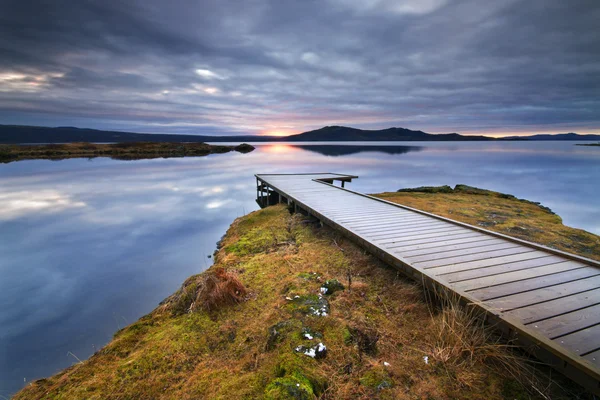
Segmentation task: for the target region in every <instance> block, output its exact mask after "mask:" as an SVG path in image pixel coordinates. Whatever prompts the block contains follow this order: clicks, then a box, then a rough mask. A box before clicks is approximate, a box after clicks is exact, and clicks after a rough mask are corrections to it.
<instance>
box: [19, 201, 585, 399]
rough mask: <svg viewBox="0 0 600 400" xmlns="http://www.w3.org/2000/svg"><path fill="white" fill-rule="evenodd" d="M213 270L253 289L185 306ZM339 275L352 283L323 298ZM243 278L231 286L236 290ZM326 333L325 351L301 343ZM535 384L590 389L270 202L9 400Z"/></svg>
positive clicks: (380, 392) (424, 395) (523, 389)
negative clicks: (134, 313) (71, 362)
mask: <svg viewBox="0 0 600 400" xmlns="http://www.w3.org/2000/svg"><path fill="white" fill-rule="evenodd" d="M417 200H420V199H418V196H417ZM431 201H433V200H431ZM463 207H467V208H469V207H471V206H468V205H466V203H463ZM472 207H475V205H473V206H472ZM528 223H532V222H531V221H529V222H528ZM218 269H222V270H221V271H222V272H218V273H217V272H215V271H217V270H218ZM209 274H213V275H215V276H216V275H219V274H221V275H220V276H221V277H225V278H223V279H220V281H221V282H224V281H227V280H228V279H229V278H227V277H233V278H231V280H232V281H233V279H235V280H236V282H237V280H238V279H239V282H240V283H241V284H243V287H244V288H246V289H247V291H248V292H247V294H246V295H245V296H243V298H240V297H237V298H236V299H235V301H224V302H219V303H218V304H219V307H209V308H210V310H209V311H207V310H206V308H203V307H191V304H192V303H193V301H195V299H197V298H198V296H200V294H199V293H200V292H201V290H199V289H198V288H199V287H200V286H202V284H201V283H202V282H205V281H206V279H207V278H206V277H207V275H209ZM224 274H226V275H224ZM349 276H351V277H352V284H351V285H349V284H348V277H349ZM333 280H337V281H339V282H341V283H342V284H343V285H345V289H343V290H338V291H337V292H335V293H333V294H331V295H322V296H319V293H320V292H321V290H320V288H321V287H323V285H324V283H325V282H326V281H329V287H335V286H336V285H335V282H334V281H333ZM199 283H200V284H199ZM194 285H196V286H194ZM236 285H237V283H236V284H235V285H234V286H235V288H234V289H233V291H231V290H230V291H229V293H230V294H231V293H233V294H234V295H235V296H240V295H242V290H241V289H240V290H238V289H239V287H238V286H236ZM236 288H237V289H236ZM186 293H187V295H186ZM180 301H181V302H180ZM317 314H318V315H317ZM307 335H308V336H307ZM308 337H312V340H310V339H308ZM319 343H322V344H324V345H325V346H326V355H325V356H324V357H322V358H319V359H316V358H312V357H310V356H307V355H305V354H303V353H304V352H305V351H306V350H307V349H310V348H315V349H316V348H318V347H319V346H318V344H319ZM299 346H304V348H302V350H301V351H298V348H299ZM424 357H427V362H425V358H424ZM531 374H533V375H535V376H536V378H535V379H533V378H532V377H531ZM515 377H518V378H519V379H515ZM519 382H524V385H523V384H521V383H519ZM534 385H537V386H535V387H534ZM539 393H543V396H545V397H546V398H552V399H561V398H564V399H567V398H570V399H571V398H586V395H585V394H583V393H582V392H580V391H579V390H578V389H577V388H575V387H573V385H571V384H569V383H568V382H567V381H565V380H564V379H561V378H560V377H558V378H557V377H554V376H553V377H552V379H551V378H550V376H549V375H546V373H545V372H544V371H543V370H540V369H532V367H531V366H527V364H526V362H525V361H524V359H522V357H521V356H520V355H519V353H516V352H513V351H511V349H510V346H507V345H506V344H503V343H501V342H499V341H498V339H497V338H495V336H494V335H493V333H492V332H491V331H489V330H488V328H485V327H483V326H481V325H480V324H479V323H478V322H477V319H475V318H473V316H472V315H471V314H470V313H469V310H465V309H463V308H460V307H457V306H456V303H455V302H453V301H451V300H447V301H444V302H441V303H436V305H434V304H432V303H431V302H427V301H426V296H425V294H424V293H423V291H422V289H421V288H420V287H418V286H417V285H416V284H414V283H412V282H409V281H407V280H406V279H404V278H403V277H402V276H400V275H398V273H397V272H396V271H395V270H393V269H391V268H389V267H388V266H386V265H384V264H382V263H380V262H379V261H377V260H376V259H374V258H373V257H371V256H369V255H368V254H366V253H365V252H364V251H363V250H362V249H360V248H358V247H357V246H355V245H353V244H352V243H350V242H348V241H346V240H345V239H343V238H342V237H340V236H339V235H337V234H336V233H335V232H333V231H332V230H330V229H328V228H320V227H318V226H317V225H315V224H314V223H311V222H310V221H307V220H305V219H302V217H301V216H299V215H290V214H289V212H288V211H287V210H286V209H285V208H284V207H283V206H274V207H270V208H267V209H264V210H261V211H257V212H254V213H252V214H249V215H248V216H245V217H243V218H240V219H237V220H236V221H235V222H234V223H233V224H232V226H231V227H230V229H229V230H228V232H227V235H226V237H225V238H224V240H223V242H222V247H221V249H220V250H219V251H218V254H217V255H216V258H215V266H213V267H212V268H211V269H210V270H209V272H207V273H204V274H201V275H200V276H196V277H191V278H190V279H188V280H187V281H186V283H185V284H184V286H183V287H182V289H181V290H180V291H178V292H177V293H175V294H174V295H173V296H172V297H170V298H169V299H167V300H166V301H165V302H164V303H163V304H162V305H161V306H159V307H158V308H157V309H156V310H155V311H154V312H152V313H151V314H149V315H147V316H145V317H143V318H141V319H140V320H139V321H138V322H136V323H134V324H132V325H130V326H128V327H127V328H125V329H122V330H121V331H119V332H117V334H116V335H115V337H114V339H113V340H112V341H111V343H109V344H108V345H107V346H106V347H104V348H103V349H102V350H100V351H99V352H98V353H97V354H95V355H94V356H92V357H91V358H90V359H89V360H87V361H85V362H83V363H81V364H77V365H75V366H73V367H71V368H69V369H66V370H65V371H62V372H60V373H58V374H56V375H55V376H53V377H50V378H47V379H42V380H39V381H37V382H34V383H32V384H30V385H28V386H27V387H26V388H25V389H23V390H22V391H21V392H19V393H18V394H17V395H16V397H15V398H16V399H42V398H43V399H200V398H202V399H203V398H207V399H213V398H216V399H219V398H221V399H244V398H248V399H251V398H267V399H269V398H270V399H286V398H290V399H292V398H294V399H314V398H320V399H371V398H382V399H386V398H387V399H503V398H510V399H529V398H544V397H542V396H541V395H539Z"/></svg>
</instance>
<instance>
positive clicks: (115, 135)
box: [0, 125, 600, 143]
mask: <svg viewBox="0 0 600 400" xmlns="http://www.w3.org/2000/svg"><path fill="white" fill-rule="evenodd" d="M483 140H485V141H491V140H580V141H588V140H590V141H597V140H600V135H579V134H576V133H564V134H558V135H533V136H513V137H507V138H501V139H496V138H492V137H488V136H466V135H459V134H458V133H445V134H431V133H426V132H423V131H413V130H410V129H406V128H388V129H380V130H365V129H357V128H350V127H345V126H326V127H324V128H321V129H316V130H313V131H309V132H304V133H300V134H297V135H291V136H285V137H280V136H257V135H240V136H206V135H170V134H154V133H133V132H118V131H103V130H97V129H82V128H75V127H57V128H48V127H43V126H23V125H0V143H71V142H96V143H112V142H119V143H121V142H180V143H183V142H190V143H197V142H237V143H243V142H282V141H286V142H288V141H289V142H310V141H316V142H323V141H334V142H335V141H348V142H356V141H402V142H412V141H446V142H449V141H452V142H460V141H483Z"/></svg>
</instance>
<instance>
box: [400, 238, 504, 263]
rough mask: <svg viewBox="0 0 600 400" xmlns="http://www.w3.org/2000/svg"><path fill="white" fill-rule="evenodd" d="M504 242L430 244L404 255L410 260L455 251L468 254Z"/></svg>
mask: <svg viewBox="0 0 600 400" xmlns="http://www.w3.org/2000/svg"><path fill="white" fill-rule="evenodd" d="M504 242H505V240H502V239H495V238H490V237H486V238H485V239H482V240H475V241H468V242H466V243H457V244H453V245H442V244H439V245H438V244H430V245H429V247H428V248H421V247H418V248H416V249H408V250H405V251H403V252H402V254H403V255H404V256H405V257H407V258H410V257H414V256H422V255H425V254H438V253H445V252H448V251H454V250H462V251H463V252H468V251H471V250H473V249H477V248H479V247H483V246H489V245H492V244H500V243H504Z"/></svg>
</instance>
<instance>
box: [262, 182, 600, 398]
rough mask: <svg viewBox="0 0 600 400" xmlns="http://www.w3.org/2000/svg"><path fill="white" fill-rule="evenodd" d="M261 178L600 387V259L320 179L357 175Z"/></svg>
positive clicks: (591, 386) (580, 379) (596, 388)
mask: <svg viewBox="0 0 600 400" xmlns="http://www.w3.org/2000/svg"><path fill="white" fill-rule="evenodd" d="M256 178H257V182H258V184H259V186H260V187H261V189H260V191H261V193H263V188H265V190H266V188H269V189H270V190H271V191H274V192H276V193H278V194H280V195H282V196H284V197H285V198H286V199H287V200H288V201H290V202H291V203H293V204H295V206H297V207H299V208H301V209H303V210H305V211H306V212H308V213H309V214H311V215H313V216H315V217H317V218H319V219H320V220H321V221H322V222H323V223H326V224H328V225H330V226H332V227H333V228H334V229H337V230H339V231H341V232H342V233H344V234H346V235H347V236H348V237H350V238H351V239H353V240H355V241H356V242H357V243H359V244H361V245H363V246H364V247H366V248H367V249H368V250H370V251H372V252H373V253H374V254H375V255H377V256H378V257H379V258H382V259H383V260H384V261H388V262H390V263H392V264H394V265H395V266H397V267H399V268H401V269H402V270H403V271H404V272H407V273H408V274H409V275H410V276H412V277H416V278H419V279H422V280H423V281H424V282H431V283H432V284H434V285H437V286H442V287H444V288H448V289H450V290H451V291H453V292H454V293H455V294H456V295H457V296H459V297H460V298H462V299H463V300H464V301H467V302H469V303H472V304H476V305H478V306H479V307H481V308H483V309H484V310H485V311H487V312H488V313H489V314H490V315H493V319H494V320H497V321H498V322H499V323H501V324H503V325H506V329H507V330H508V331H510V332H516V333H517V334H518V335H519V336H520V337H521V338H522V340H523V342H524V343H528V344H534V345H536V346H538V348H537V350H535V351H533V352H534V353H536V354H542V353H541V352H544V353H543V354H542V355H543V356H542V357H541V358H542V359H548V360H550V362H551V363H552V364H553V365H554V366H555V367H556V368H557V369H559V370H560V369H561V367H562V372H563V373H565V374H566V375H568V376H570V377H571V378H573V379H574V380H576V381H578V382H579V383H581V384H583V385H584V386H586V387H588V388H589V389H590V390H592V391H593V392H596V393H599V392H600V263H598V262H596V261H593V260H589V259H586V258H583V257H579V256H575V255H572V254H567V253H564V252H560V251H557V250H554V249H549V248H546V247H544V246H540V245H537V244H533V243H528V242H525V241H522V240H519V239H514V238H510V237H507V236H504V235H501V234H498V233H494V232H489V231H486V230H484V229H481V228H478V227H473V226H470V225H467V224H463V223H460V222H456V221H451V220H449V219H446V218H442V217H439V216H435V215H432V214H429V213H426V212H423V211H420V210H415V209H412V208H409V207H405V206H400V205H397V204H393V203H390V202H387V201H385V200H381V199H377V198H374V197H370V196H366V195H364V194H361V193H357V192H353V191H350V190H347V189H343V188H341V187H338V186H334V185H332V184H330V183H325V182H323V181H327V182H332V181H335V180H342V181H345V182H348V181H351V180H352V178H356V177H355V176H351V175H339V174H330V173H321V174H298V175H296V174H294V175H283V174H280V175H274V174H265V175H262V174H261V175H256ZM257 193H258V192H257ZM555 359H557V360H555Z"/></svg>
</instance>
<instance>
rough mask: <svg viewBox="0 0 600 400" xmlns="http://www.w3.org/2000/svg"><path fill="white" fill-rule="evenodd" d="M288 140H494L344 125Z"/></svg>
mask: <svg viewBox="0 0 600 400" xmlns="http://www.w3.org/2000/svg"><path fill="white" fill-rule="evenodd" d="M285 140H286V141H288V142H305V141H347V142H354V141H467V140H469V141H471V140H495V139H494V138H490V137H487V136H463V135H459V134H458V133H446V134H438V135H434V134H431V133H425V132H423V131H413V130H410V129H406V128H387V129H380V130H364V129H357V128H348V127H345V126H326V127H324V128H321V129H317V130H314V131H309V132H304V133H300V134H298V135H291V136H288V137H286V138H285Z"/></svg>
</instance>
